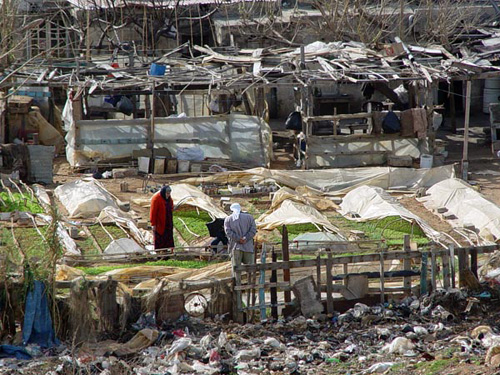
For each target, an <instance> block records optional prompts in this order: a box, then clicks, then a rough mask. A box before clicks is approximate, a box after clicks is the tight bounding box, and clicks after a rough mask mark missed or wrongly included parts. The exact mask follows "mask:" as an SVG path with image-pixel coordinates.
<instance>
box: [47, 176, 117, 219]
mask: <svg viewBox="0 0 500 375" xmlns="http://www.w3.org/2000/svg"><path fill="white" fill-rule="evenodd" d="M54 193H55V195H56V197H57V199H59V201H60V202H61V203H62V204H63V206H64V207H65V208H66V210H67V211H68V213H69V216H70V217H71V218H88V217H93V216H97V215H99V213H100V212H101V210H102V209H103V208H105V207H108V206H111V207H114V208H118V207H117V206H116V203H115V201H114V199H113V197H112V196H111V194H110V193H109V192H108V191H107V190H106V189H105V188H104V187H102V186H101V185H100V184H99V183H98V182H97V181H96V180H94V179H91V180H89V181H83V180H77V181H73V182H68V183H66V184H64V185H61V186H58V187H57V188H56V189H55V190H54Z"/></svg>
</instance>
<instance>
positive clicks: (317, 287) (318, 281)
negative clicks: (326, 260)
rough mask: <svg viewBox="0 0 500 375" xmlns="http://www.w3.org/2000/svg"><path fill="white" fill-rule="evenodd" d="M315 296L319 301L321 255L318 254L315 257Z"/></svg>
mask: <svg viewBox="0 0 500 375" xmlns="http://www.w3.org/2000/svg"><path fill="white" fill-rule="evenodd" d="M316 295H317V296H318V300H319V301H321V253H320V252H318V256H317V257H316Z"/></svg>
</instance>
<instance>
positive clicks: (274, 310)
mask: <svg viewBox="0 0 500 375" xmlns="http://www.w3.org/2000/svg"><path fill="white" fill-rule="evenodd" d="M271 256H272V261H273V263H275V262H276V261H277V260H278V257H277V255H276V252H275V251H274V247H273V249H272V253H271ZM270 282H271V283H276V282H278V271H277V270H272V271H271V280H270ZM271 316H272V317H273V319H274V320H278V291H277V289H276V287H275V286H273V287H271Z"/></svg>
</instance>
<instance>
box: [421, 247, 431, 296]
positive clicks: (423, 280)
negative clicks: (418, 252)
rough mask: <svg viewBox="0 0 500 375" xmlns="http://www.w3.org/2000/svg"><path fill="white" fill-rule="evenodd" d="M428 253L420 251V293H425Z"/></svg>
mask: <svg viewBox="0 0 500 375" xmlns="http://www.w3.org/2000/svg"><path fill="white" fill-rule="evenodd" d="M428 255H429V253H422V264H421V267H420V295H422V294H426V293H427V258H428Z"/></svg>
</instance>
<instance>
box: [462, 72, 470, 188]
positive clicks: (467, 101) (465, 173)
mask: <svg viewBox="0 0 500 375" xmlns="http://www.w3.org/2000/svg"><path fill="white" fill-rule="evenodd" d="M470 95H471V81H470V80H468V81H467V86H466V92H465V120H464V147H463V155H462V179H463V180H464V181H467V177H468V172H469V121H470Z"/></svg>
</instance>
